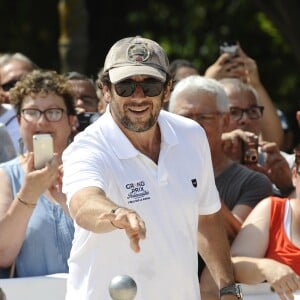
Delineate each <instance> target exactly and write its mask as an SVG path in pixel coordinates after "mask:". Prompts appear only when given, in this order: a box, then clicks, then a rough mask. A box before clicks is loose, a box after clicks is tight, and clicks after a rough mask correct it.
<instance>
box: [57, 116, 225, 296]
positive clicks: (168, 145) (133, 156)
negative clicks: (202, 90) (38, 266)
mask: <svg viewBox="0 0 300 300" xmlns="http://www.w3.org/2000/svg"><path fill="white" fill-rule="evenodd" d="M158 123H159V126H160V130H161V137H162V142H161V150H160V155H159V161H158V164H156V163H155V162H153V161H152V160H151V159H149V158H148V157H147V156H145V155H143V154H142V153H141V152H139V151H138V150H137V149H136V148H134V146H133V145H132V144H131V143H130V142H129V140H128V139H127V137H126V136H125V135H124V134H123V132H122V131H121V130H120V129H119V127H118V126H117V125H116V123H115V122H114V120H113V119H112V117H111V114H110V112H109V111H107V112H106V113H105V114H104V115H103V116H102V117H101V118H99V119H98V120H97V121H96V122H95V123H93V124H92V125H90V126H89V127H88V128H87V129H86V130H85V131H84V132H82V133H79V134H78V135H77V136H76V137H75V140H74V142H73V143H72V144H71V145H70V146H69V147H68V148H67V149H66V150H65V152H64V154H63V163H64V178H63V191H64V192H65V193H66V194H67V198H68V203H69V201H70V198H71V197H72V195H73V194H74V193H75V192H77V191H79V190H80V189H82V188H84V187H88V186H96V187H99V188H101V189H103V190H104V191H105V193H106V195H107V196H108V197H109V198H110V199H111V200H112V201H113V202H115V203H116V204H118V205H120V206H125V207H129V208H131V209H134V210H136V211H137V212H138V213H139V215H140V216H141V217H142V218H143V220H144V221H145V224H146V228H147V237H146V239H145V240H143V241H141V243H140V246H141V251H140V252H139V253H135V252H133V251H132V250H131V248H130V246H129V239H128V237H127V236H126V233H125V231H124V230H115V231H113V232H109V233H103V234H96V233H92V232H89V231H87V230H85V229H83V228H81V227H79V226H77V225H76V224H75V237H74V241H73V247H72V250H71V254H70V259H69V268H70V270H69V280H68V287H67V298H66V299H68V300H77V299H78V300H79V299H80V300H83V299H85V300H99V299H103V300H108V299H110V296H109V291H108V287H109V283H110V281H111V279H112V278H113V277H114V276H116V275H122V274H125V275H129V276H131V277H132V278H133V279H134V280H135V281H136V283H137V287H138V291H137V295H136V298H135V300H154V299H155V300H166V299H172V300H174V299H178V300H186V299H189V300H198V299H199V298H200V295H199V283H198V277H197V267H198V263H197V232H198V216H199V214H212V213H214V212H216V211H218V210H219V209H220V201H219V195H218V192H217V189H216V187H215V182H214V175H213V169H212V164H211V158H210V151H209V146H208V142H207V139H206V135H205V133H204V131H203V129H202V128H201V127H200V126H199V125H198V124H197V123H196V122H194V121H192V120H189V119H187V118H183V117H180V116H177V115H175V114H171V113H169V112H166V111H161V113H160V115H159V118H158Z"/></svg>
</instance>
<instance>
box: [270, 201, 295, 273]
mask: <svg viewBox="0 0 300 300" xmlns="http://www.w3.org/2000/svg"><path fill="white" fill-rule="evenodd" d="M286 201H288V199H286V198H285V199H282V198H277V197H272V202H271V203H272V204H271V219H270V237H269V247H268V250H267V253H266V258H271V259H274V260H277V261H279V262H281V263H284V264H286V265H288V266H290V267H291V268H292V269H293V270H294V271H295V272H296V273H297V274H298V275H300V248H298V247H297V246H295V245H294V244H293V243H292V242H291V241H290V240H289V239H288V237H287V235H286V234H285V231H284V214H285V205H286Z"/></svg>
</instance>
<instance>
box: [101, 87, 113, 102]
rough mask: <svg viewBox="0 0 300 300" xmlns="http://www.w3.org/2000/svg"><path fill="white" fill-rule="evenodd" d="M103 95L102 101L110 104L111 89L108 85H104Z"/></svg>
mask: <svg viewBox="0 0 300 300" xmlns="http://www.w3.org/2000/svg"><path fill="white" fill-rule="evenodd" d="M102 94H103V98H102V100H104V101H105V102H106V103H109V102H110V100H111V89H110V88H109V86H108V85H103V87H102Z"/></svg>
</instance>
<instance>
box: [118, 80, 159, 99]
mask: <svg viewBox="0 0 300 300" xmlns="http://www.w3.org/2000/svg"><path fill="white" fill-rule="evenodd" d="M114 86H115V90H116V93H117V94H118V95H119V96H120V97H129V96H131V95H132V94H133V93H134V91H135V89H136V87H137V86H140V87H141V88H142V89H143V93H144V95H145V96H147V97H155V96H158V95H159V94H160V93H161V92H162V90H163V86H164V83H163V82H161V81H159V80H156V79H153V78H146V79H145V80H144V81H141V82H137V81H134V80H131V79H126V80H123V81H120V82H118V83H116V84H114Z"/></svg>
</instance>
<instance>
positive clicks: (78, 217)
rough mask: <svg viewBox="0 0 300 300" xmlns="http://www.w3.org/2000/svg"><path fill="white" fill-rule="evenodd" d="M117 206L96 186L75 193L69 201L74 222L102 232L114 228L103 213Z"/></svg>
mask: <svg viewBox="0 0 300 300" xmlns="http://www.w3.org/2000/svg"><path fill="white" fill-rule="evenodd" d="M115 207H117V205H116V204H114V203H113V202H111V201H110V200H109V199H108V198H107V197H106V196H105V194H104V193H103V192H102V191H101V190H100V189H99V188H96V187H88V188H84V189H82V190H80V191H79V192H77V193H75V195H74V196H73V197H72V199H71V202H70V212H71V215H72V217H73V219H74V220H75V222H76V223H77V224H78V225H79V226H80V227H82V228H84V229H86V230H89V231H92V232H96V233H104V232H109V231H112V230H114V229H116V228H115V227H114V226H113V225H112V224H111V222H110V220H109V219H108V218H105V217H103V215H104V214H108V213H110V211H111V210H112V209H113V208H115Z"/></svg>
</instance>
